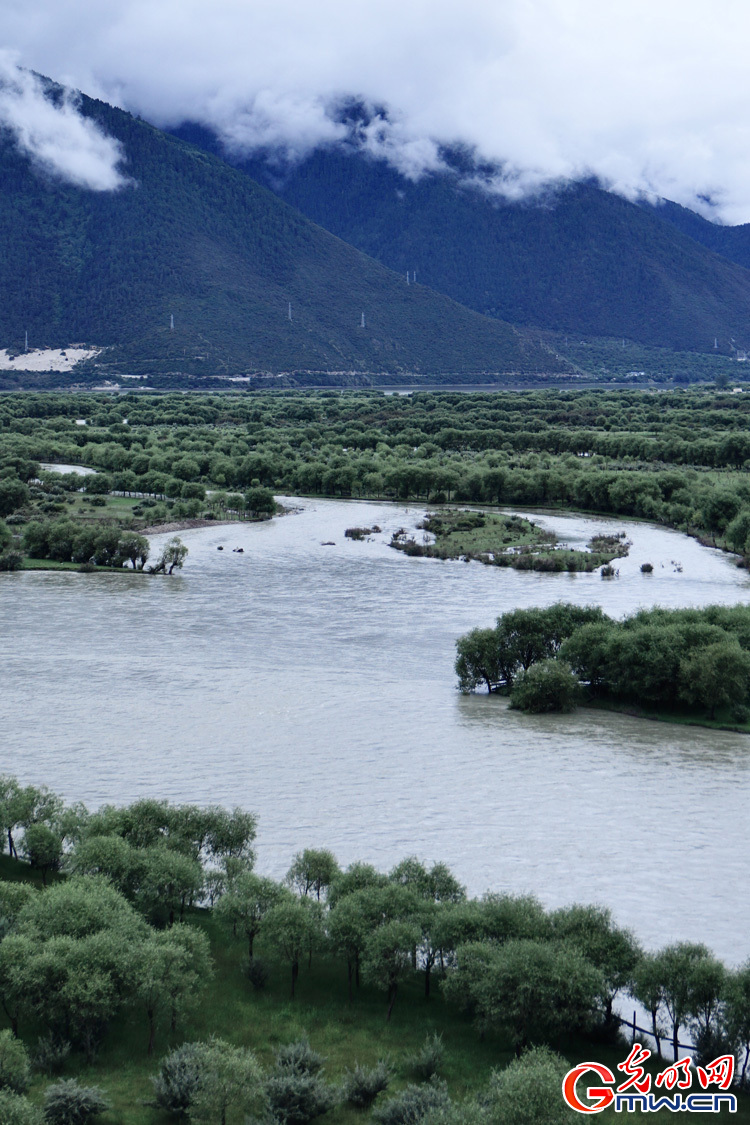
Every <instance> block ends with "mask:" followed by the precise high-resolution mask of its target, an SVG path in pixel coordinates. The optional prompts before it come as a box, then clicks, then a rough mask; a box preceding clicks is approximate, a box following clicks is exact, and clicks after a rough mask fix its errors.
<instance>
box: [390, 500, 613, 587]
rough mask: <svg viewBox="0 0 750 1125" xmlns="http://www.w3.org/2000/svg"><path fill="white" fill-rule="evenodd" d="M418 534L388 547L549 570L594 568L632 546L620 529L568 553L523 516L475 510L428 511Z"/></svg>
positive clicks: (397, 538) (399, 537)
mask: <svg viewBox="0 0 750 1125" xmlns="http://www.w3.org/2000/svg"><path fill="white" fill-rule="evenodd" d="M419 530H420V531H422V532H423V533H424V534H423V538H422V542H419V541H418V540H417V539H415V538H414V536H413V535H409V533H408V532H407V531H406V530H405V529H403V528H401V529H399V530H398V531H395V532H394V533H393V536H392V538H391V543H390V545H391V547H394V548H395V549H396V550H397V551H403V552H404V553H405V554H407V555H412V556H420V557H421V556H424V557H427V558H432V559H463V560H464V561H465V562H471V561H472V560H476V561H477V562H481V563H485V564H486V565H487V566H510V567H513V568H514V569H515V570H542V571H552V572H555V571H558V572H559V571H569V572H575V571H587V572H590V571H593V570H597V569H598V568H599V567H600V566H602V567H606V566H609V564H610V563H611V562H612V560H613V559H617V558H624V557H625V556H626V555H627V553H628V550H629V548H630V543H629V542H628V540H627V539H626V537H625V532H624V531H623V532H620V534H619V535H595V536H594V537H593V538H592V539H590V540H589V542H588V544H587V549H586V550H585V551H576V550H572V549H570V548H566V547H561V546H559V544H558V539H557V536H556V535H555V533H554V532H553V531H545V529H544V528H542V527H539V525H538V524H536V523H534V522H533V521H532V520H530V519H527V518H525V517H523V516H519V515H506V514H504V513H502V512H484V511H477V510H476V509H473V508H468V509H458V508H445V509H442V510H441V511H439V512H428V513H427V515H426V516H425V518H424V520H423V521H422V523H420V524H419Z"/></svg>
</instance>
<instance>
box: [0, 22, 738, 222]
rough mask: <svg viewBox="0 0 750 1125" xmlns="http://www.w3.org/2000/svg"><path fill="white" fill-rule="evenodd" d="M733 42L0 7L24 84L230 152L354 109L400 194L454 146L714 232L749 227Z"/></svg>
mask: <svg viewBox="0 0 750 1125" xmlns="http://www.w3.org/2000/svg"><path fill="white" fill-rule="evenodd" d="M83 29H85V31H84V30H83ZM748 32H750V7H749V6H748V5H747V3H746V0H711V2H710V3H709V0H659V2H658V3H654V0H607V2H606V3H602V0H408V2H406V3H405V2H404V0H377V3H375V0H361V2H360V3H358V4H353V3H352V2H351V0H316V3H314V4H313V3H310V2H309V0H304V2H303V0H252V2H250V0H148V2H146V0H109V2H108V3H107V4H102V3H101V0H66V2H65V3H64V4H61V3H60V2H59V0H4V3H3V4H2V6H0V36H2V39H3V41H4V42H6V43H8V44H9V45H12V46H13V47H14V48H15V49H17V50H18V51H19V53H20V58H21V61H22V62H23V64H24V65H25V66H27V67H31V68H33V69H35V70H37V71H40V72H42V73H46V74H50V75H52V76H53V77H55V78H56V79H57V80H59V81H62V82H65V83H67V84H68V85H70V86H74V87H76V88H79V89H83V90H85V91H86V92H88V93H92V94H95V95H96V96H100V97H103V98H105V99H107V100H109V101H114V102H115V103H116V104H118V105H121V106H123V107H124V108H127V109H130V110H132V111H134V112H137V113H140V114H141V115H142V116H144V117H146V118H147V119H149V120H151V121H153V122H155V123H156V124H162V125H176V124H178V123H179V122H180V121H182V120H186V119H188V120H194V121H200V122H202V123H204V124H206V125H209V126H211V127H212V128H213V129H215V130H216V131H217V132H218V133H219V134H220V135H221V136H222V137H223V138H224V140H225V143H227V145H229V146H231V147H233V148H234V149H238V150H243V151H250V150H252V149H253V148H258V147H263V148H266V149H267V148H269V147H276V148H278V149H279V150H280V151H282V152H283V153H285V154H286V155H287V156H289V155H291V156H299V155H303V154H304V153H305V152H308V151H310V149H312V148H314V147H315V146H317V145H319V144H327V143H332V142H335V141H336V140H337V139H339V138H340V137H341V136H342V134H343V132H345V130H344V129H343V126H342V123H341V121H340V120H339V119H338V118H337V116H336V107H338V106H340V105H341V104H342V100H345V99H346V98H347V97H348V96H351V97H356V98H359V99H361V100H362V102H363V103H364V104H365V105H368V106H371V107H377V106H384V107H387V110H388V112H387V115H386V116H385V117H383V118H382V120H381V121H380V122H379V124H378V126H377V127H373V129H372V130H371V131H370V132H369V133H366V134H365V135H364V137H363V138H361V140H362V143H364V144H366V145H367V147H368V148H370V150H371V151H374V152H376V153H377V154H378V155H381V156H384V157H386V158H387V159H388V160H390V161H391V163H393V164H394V165H396V166H397V167H399V168H400V169H401V170H402V171H404V172H405V173H406V174H407V175H419V174H420V173H421V172H422V171H424V170H426V169H429V168H431V167H435V166H437V163H439V150H440V146H441V145H454V144H463V145H466V146H468V148H469V149H470V150H475V151H476V152H477V153H478V154H479V155H480V156H481V157H482V158H484V159H486V160H488V161H491V162H495V163H496V164H497V165H498V166H499V167H502V168H503V170H504V173H503V175H502V176H501V177H500V178H499V179H497V180H496V182H495V184H494V187H495V190H499V191H501V192H506V193H508V194H512V195H518V194H523V193H526V192H529V191H532V192H533V191H534V190H536V189H538V187H539V186H540V185H542V184H544V183H546V182H550V181H559V180H565V179H576V178H581V177H585V176H596V177H598V178H599V179H600V180H602V181H603V182H604V183H606V184H609V185H610V186H612V187H613V188H614V189H615V190H617V191H619V192H622V193H623V194H626V195H629V196H636V195H638V194H639V193H646V194H652V195H663V196H666V197H668V198H671V199H674V200H677V201H678V202H681V203H683V204H686V205H687V206H692V207H698V208H702V209H704V210H709V211H711V213H712V214H714V215H718V216H720V217H721V218H723V219H724V220H725V221H729V222H742V221H750V81H748V77H747V73H748V72H747V62H746V47H745V44H746V42H747V39H748ZM375 117H377V114H376V115H375ZM373 120H375V118H373ZM707 200H711V204H710V205H709V204H708V203H707Z"/></svg>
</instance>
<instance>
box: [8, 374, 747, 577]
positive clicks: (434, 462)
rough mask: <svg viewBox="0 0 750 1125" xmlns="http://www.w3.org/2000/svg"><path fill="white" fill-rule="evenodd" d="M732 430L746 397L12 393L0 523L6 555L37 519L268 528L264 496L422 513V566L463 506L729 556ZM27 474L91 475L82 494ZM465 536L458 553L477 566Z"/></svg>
mask: <svg viewBox="0 0 750 1125" xmlns="http://www.w3.org/2000/svg"><path fill="white" fill-rule="evenodd" d="M749 414H750V395H748V394H746V393H740V394H732V393H723V392H717V391H716V390H689V391H687V390H686V391H674V392H659V393H652V392H644V391H637V390H633V391H622V392H608V391H579V392H575V391H546V392H541V391H529V392H504V393H497V392H495V393H491V394H490V393H488V394H483V393H481V394H468V395H462V394H450V393H443V392H424V393H415V394H413V395H383V394H380V393H377V392H366V391H342V392H339V391H317V392H307V393H305V392H278V393H272V392H257V393H250V394H244V395H194V396H185V395H173V394H168V395H163V396H158V395H153V394H140V393H135V392H134V393H130V394H127V395H123V396H118V397H112V396H106V395H60V394H50V395H33V394H29V395H13V396H6V397H5V398H3V399H2V401H0V519H3V518H4V519H5V521H6V524H7V525H8V526H9V527H10V529H11V531H12V533H13V535H14V536H16V538H17V539H18V536H19V534H20V532H21V530H22V528H23V526H24V525H25V524H27V523H28V522H30V521H34V520H38V519H39V518H43V519H48V520H51V519H54V520H59V519H63V518H68V517H71V518H73V517H75V518H76V519H78V520H79V521H83V522H85V523H89V524H90V523H94V522H96V521H101V520H102V517H104V518H105V519H106V520H108V521H110V522H113V523H116V524H118V525H119V526H121V527H123V528H124V529H127V530H133V531H136V532H139V531H140V530H141V529H142V528H144V527H146V526H149V525H153V524H154V523H157V522H159V521H163V520H165V519H168V520H190V519H195V518H206V519H217V518H218V519H232V518H240V517H241V516H242V515H244V514H247V513H248V512H252V511H255V512H257V513H258V514H264V513H268V512H269V511H271V510H272V508H269V499H268V493H269V491H272V492H287V493H290V494H293V493H297V494H308V495H321V496H332V497H342V498H344V497H345V498H355V499H356V498H366V497H369V498H377V499H393V500H401V501H403V500H412V501H415V502H419V503H422V502H423V503H424V504H425V506H426V507H429V508H430V514H431V516H430V518H431V519H432V520H434V521H435V534H436V539H437V541H438V542H437V544H436V548H437V550H438V551H440V550H441V549H442V548H441V545H440V541H441V540H442V541H443V546H445V547H446V549H448V550H449V551H451V550H453V548H454V547H457V546H460V544H456V536H455V535H454V532H455V531H456V530H457V529H455V528H449V527H448V522H449V521H450V520H455V519H456V518H458V517H455V516H446V515H444V514H443V513H442V512H441V511H440V509H439V507H438V506H439V505H441V503H444V502H448V503H458V504H465V503H467V502H468V503H471V504H476V505H485V506H486V505H490V506H505V507H519V506H525V507H545V508H553V509H554V508H557V509H562V510H566V509H568V510H570V509H576V510H583V511H588V512H596V513H601V514H605V515H616V516H618V517H623V518H625V519H627V518H633V517H635V518H641V519H648V520H654V521H656V522H658V523H661V524H664V525H665V526H668V527H674V528H677V529H678V530H680V531H684V532H687V533H688V534H691V535H696V536H698V537H700V538H701V539H702V540H703V541H705V542H708V543H711V544H713V545H717V546H723V547H726V548H727V549H728V550H731V551H735V552H737V553H738V554H739V555H741V556H743V557H744V556H745V555H746V554H747V552H748V550H750V546H749V544H748V540H749V538H750V483H749V482H748V476H747V466H748V465H750V433H749V432H748V415H749ZM41 462H61V463H64V464H79V465H82V466H86V467H88V468H90V469H95V470H96V473H97V475H96V476H93V477H92V476H89V477H88V478H86V481H85V482H84V484H83V486H82V484H81V478H80V477H78V476H77V475H76V474H72V473H69V474H51V473H47V472H45V471H44V470H42V469H41V468H40V465H41ZM81 487H83V488H84V489H85V490H86V491H85V492H83V493H82V492H80V491H79V490H80V489H81ZM270 503H272V501H271V502H270ZM493 518H494V517H493ZM8 521H10V522H8ZM484 529H485V531H486V532H489V530H490V529H492V520H491V519H490V520H489V522H488V520H487V518H485V524H484ZM470 530H471V529H468V528H466V529H464V531H463V534H464V538H465V539H466V538H467V536H468V533H469V531H470ZM497 530H498V531H502V528H501V527H500V526H499V525H498V526H497ZM478 531H479V528H475V529H473V531H472V535H471V537H470V539H467V542H466V546H467V547H468V548H469V552H470V553H471V551H472V550H473V549H474V548H476V555H477V557H479V556H482V555H489V554H494V547H495V546H496V540H495V538H494V536H489V535H487V536H484V535H483V536H481V537H478V535H477V534H476V533H477V532H478ZM501 539H502V535H501ZM520 545H521V546H523V545H524V544H523V542H520ZM526 545H528V544H526ZM16 546H18V544H16ZM416 546H417V547H421V546H424V544H419V543H417V544H416ZM592 551H593V553H594V554H596V553H600V554H606V550H605V551H601V550H599V549H598V548H597V547H596V546H592ZM522 553H523V552H522ZM549 553H550V551H544V552H540V551H538V550H537V551H536V552H535V557H536V558H537V559H539V558H540V557H541V555H543V554H549ZM504 555H505V552H501V553H500V557H503V556H504ZM493 561H496V560H495V559H493ZM568 561H570V560H565V559H562V558H559V559H555V558H554V556H553V562H554V568H555V569H556V568H557V564H558V563H559V564H560V565H561V568H563V569H567V562H568ZM574 561H575V564H576V567H575V568H576V569H577V568H578V566H579V565H583V562H584V560H580V559H577V560H574ZM589 561H591V560H589Z"/></svg>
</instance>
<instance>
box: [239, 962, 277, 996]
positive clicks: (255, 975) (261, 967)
mask: <svg viewBox="0 0 750 1125" xmlns="http://www.w3.org/2000/svg"><path fill="white" fill-rule="evenodd" d="M242 972H243V973H244V975H245V976H246V977H247V979H248V980H249V981H250V984H251V985H252V986H253V988H254V989H256V991H258V992H260V991H261V989H263V988H265V987H266V985H267V984H268V978H269V977H270V975H271V974H270V971H269V969H268V966H267V965H266V963H265V961H261V960H260V958H259V957H253V959H252V961H251V960H250V958H247V960H245V961H243V962H242Z"/></svg>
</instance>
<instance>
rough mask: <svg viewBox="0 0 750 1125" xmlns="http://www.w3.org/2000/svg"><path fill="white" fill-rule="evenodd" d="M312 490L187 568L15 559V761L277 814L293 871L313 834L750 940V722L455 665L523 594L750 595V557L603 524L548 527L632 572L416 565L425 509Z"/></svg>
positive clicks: (650, 932)
mask: <svg viewBox="0 0 750 1125" xmlns="http://www.w3.org/2000/svg"><path fill="white" fill-rule="evenodd" d="M287 502H288V503H290V504H293V505H294V506H297V507H298V509H300V510H298V511H296V512H295V513H294V514H291V515H288V516H285V517H283V518H280V519H276V520H273V521H271V522H268V523H260V524H235V525H231V526H226V525H225V526H216V527H207V528H202V529H199V530H193V531H189V532H184V533H183V534H182V538H183V540H184V542H185V543H186V544H187V545H188V546H189V549H190V554H189V556H188V560H187V563H186V566H185V569H184V571H183V572H182V573H181V574H175V575H173V576H172V577H171V578H166V577H155V578H149V577H146V576H142V575H133V574H131V575H128V574H111V573H102V574H78V573H61V572H22V573H12V574H0V620H1V621H2V626H1V629H0V656H1V657H2V692H1V695H0V729H1V730H2V732H3V736H2V745H3V769H4V770H6V771H7V772H12V773H15V774H16V775H17V776H18V777H19V778H20V779H21V780H23V781H24V782H34V783H37V784H41V783H46V784H47V785H49V786H50V787H51V788H53V789H55V790H56V791H58V792H60V793H61V794H63V795H64V796H65V797H66V798H67V799H69V800H83V801H85V802H86V803H87V804H88V805H89V806H92V807H93V806H96V805H98V804H100V803H102V802H105V801H112V802H125V801H129V800H132V799H133V798H135V797H138V796H141V795H146V794H148V795H154V796H163V797H169V798H170V799H171V800H173V801H193V802H198V803H208V802H219V803H221V804H225V805H229V806H232V805H241V806H242V807H244V808H247V809H252V810H253V811H254V812H256V813H257V814H258V817H259V835H258V868H259V870H261V871H263V872H267V873H270V874H273V875H275V876H280V875H282V874H283V873H284V872H285V870H286V869H287V868H288V866H289V863H290V861H291V859H292V857H293V855H294V853H295V852H296V851H298V850H299V849H301V848H303V847H329V848H331V849H332V850H333V851H334V852H335V853H336V855H337V856H338V858H339V860H340V862H341V863H342V864H346V863H349V862H351V861H352V860H355V859H365V860H368V861H371V862H373V863H375V864H377V865H378V866H380V867H381V868H384V869H387V868H388V867H390V866H391V865H393V864H394V863H395V862H397V861H398V860H399V859H401V858H403V857H404V856H405V855H408V854H416V855H418V856H420V857H421V858H422V859H424V860H426V861H434V860H444V861H446V862H447V863H448V864H449V865H450V866H451V867H452V869H453V870H454V872H455V873H456V874H457V875H458V876H459V877H460V878H461V880H462V881H463V882H465V883H466V884H467V886H468V888H469V890H470V891H471V892H472V893H481V892H483V891H485V890H495V891H503V890H505V891H514V892H527V891H528V892H533V893H535V894H537V895H538V896H539V897H540V898H541V900H542V901H543V902H544V903H545V904H546V905H548V906H556V905H562V904H565V903H570V902H574V901H584V902H600V903H604V904H607V905H609V906H611V907H612V909H613V911H614V914H615V917H616V918H617V920H618V921H619V922H620V923H622V924H625V925H628V926H630V927H631V928H632V929H633V930H634V931H635V933H636V934H637V935H638V937H639V938H640V939H641V940H642V941H643V942H644V944H645V945H646V946H647V947H657V946H659V945H661V944H664V943H665V942H667V941H672V940H679V939H686V940H699V941H705V942H706V943H707V944H708V945H710V946H711V947H712V948H713V949H714V950H715V952H716V953H717V954H718V955H719V956H721V957H722V958H724V959H725V960H726V961H727V962H729V963H732V964H735V963H738V962H740V961H742V960H744V959H745V958H746V957H748V956H750V896H746V895H745V894H744V893H742V894H740V892H739V888H740V887H741V886H743V885H744V876H745V849H746V842H747V810H748V800H749V798H750V770H749V769H748V763H750V737H747V736H744V735H738V734H732V733H723V732H719V733H717V732H710V731H707V730H702V729H700V728H684V727H675V726H669V725H666V724H662V723H654V722H648V721H645V720H637V719H634V718H629V717H627V716H622V715H615V714H606V713H598V712H590V711H585V710H582V711H579V712H578V713H576V714H574V715H572V716H559V715H550V716H541V717H529V716H524V715H519V714H516V713H514V712H512V711H509V710H508V708H507V705H506V703H505V701H504V700H502V699H500V698H497V697H494V696H493V697H487V696H486V695H473V696H469V697H464V696H461V695H460V694H459V693H458V692H457V691H456V689H455V676H454V673H453V659H454V645H455V640H456V638H457V637H458V636H459V635H460V634H461V633H463V632H465V631H466V630H467V629H469V628H472V627H473V626H475V625H491V624H492V623H493V622H494V619H495V617H496V616H497V615H498V614H499V613H502V612H503V611H505V610H507V609H510V608H513V607H516V606H533V605H545V604H550V603H552V602H554V601H557V600H568V601H573V602H576V603H579V604H589V603H599V604H601V605H602V606H603V607H604V608H605V610H606V611H607V612H609V613H611V614H613V615H616V616H617V615H622V614H625V613H628V612H631V611H633V610H635V609H637V608H638V607H639V606H648V605H653V604H657V603H658V604H662V605H665V606H682V605H707V604H710V603H734V602H737V601H748V600H750V578H749V577H748V574H747V572H746V571H743V570H738V569H737V568H736V566H735V565H734V562H733V560H732V558H731V557H729V556H726V555H722V554H721V553H720V552H718V551H713V550H710V549H708V548H705V547H701V546H700V545H699V544H698V543H696V542H695V541H694V540H691V539H687V538H686V537H684V536H681V535H679V534H677V533H675V532H670V531H667V530H664V529H660V528H655V527H652V526H649V525H645V524H634V523H628V524H625V523H623V522H622V521H612V520H600V519H589V518H584V517H578V516H570V517H567V516H544V517H540V522H543V523H544V524H545V526H548V527H553V528H554V529H555V530H556V531H557V532H558V534H560V535H561V536H562V537H564V539H565V540H566V541H569V542H572V543H579V544H580V543H584V542H585V541H586V540H587V539H588V538H589V537H590V536H591V534H592V533H593V532H595V531H611V530H615V531H620V530H626V531H627V533H628V535H629V537H630V538H631V539H632V542H633V546H632V548H631V552H630V555H629V557H628V558H626V559H623V560H621V561H619V562H618V563H616V564H615V565H616V566H617V567H618V568H619V576H618V577H617V578H613V579H608V580H606V579H602V578H601V577H600V576H599V574H598V573H594V574H578V575H568V574H539V573H535V572H517V571H514V570H510V569H499V568H495V567H485V566H482V565H481V564H479V563H471V564H466V563H463V562H447V563H444V562H439V561H437V560H433V559H410V558H407V557H405V556H404V555H403V554H401V553H399V552H396V551H393V550H392V549H390V548H389V547H388V546H387V543H388V540H389V538H390V532H391V531H392V530H394V529H396V528H398V527H401V526H403V527H414V526H415V524H416V523H417V522H418V520H419V519H420V517H421V515H422V513H423V509H422V508H418V507H405V506H397V505H391V504H385V503H383V504H376V503H347V502H343V501H324V500H300V501H289V500H288V501H287ZM535 518H536V517H535ZM374 524H378V525H379V526H380V527H381V528H382V529H383V532H382V534H380V535H377V536H375V537H374V538H373V540H372V541H369V542H354V541H352V540H349V539H346V538H345V537H344V530H345V528H347V527H350V526H355V525H357V526H367V527H371V526H372V525H374ZM329 541H332V543H333V545H324V544H325V543H327V542H329ZM155 542H156V541H155ZM219 546H223V547H224V550H223V551H218V550H217V547H219ZM238 547H242V548H243V553H242V554H240V553H236V552H235V551H234V550H233V548H238ZM642 562H651V563H652V564H653V566H654V573H653V574H652V575H643V574H641V572H640V565H641V563H642Z"/></svg>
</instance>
